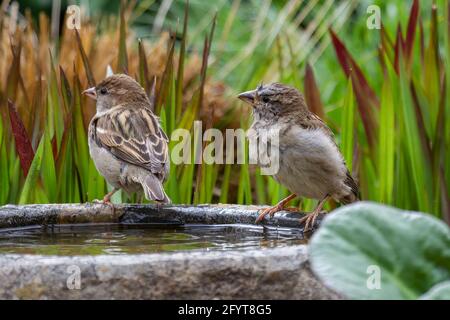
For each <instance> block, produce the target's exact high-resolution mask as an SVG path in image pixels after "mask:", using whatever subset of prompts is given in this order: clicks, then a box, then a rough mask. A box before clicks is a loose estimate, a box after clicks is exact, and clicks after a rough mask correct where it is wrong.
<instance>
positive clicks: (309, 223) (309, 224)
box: [300, 196, 329, 232]
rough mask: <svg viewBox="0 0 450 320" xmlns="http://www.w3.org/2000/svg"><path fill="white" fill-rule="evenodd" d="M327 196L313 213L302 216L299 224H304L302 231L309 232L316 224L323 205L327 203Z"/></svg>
mask: <svg viewBox="0 0 450 320" xmlns="http://www.w3.org/2000/svg"><path fill="white" fill-rule="evenodd" d="M328 199H329V196H326V197H325V198H323V199H322V200H321V201H320V202H319V204H318V205H317V207H316V208H315V209H314V211H313V212H310V213H307V214H306V216H304V217H303V218H301V219H300V224H302V223H304V224H305V226H304V228H303V231H304V232H305V231H310V230H312V229H313V228H314V224H315V223H316V220H317V217H318V216H319V215H320V213H321V212H322V208H323V206H324V204H325V203H326V202H327V201H328Z"/></svg>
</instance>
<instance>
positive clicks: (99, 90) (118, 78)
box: [83, 74, 150, 112]
mask: <svg viewBox="0 0 450 320" xmlns="http://www.w3.org/2000/svg"><path fill="white" fill-rule="evenodd" d="M83 94H85V95H86V96H88V97H90V98H92V99H94V100H97V112H103V111H106V110H108V109H111V108H112V107H115V106H117V105H121V104H126V105H128V106H129V107H132V108H133V107H134V108H141V107H144V106H146V107H148V106H149V105H150V101H149V99H148V97H147V94H146V93H145V90H144V89H143V88H142V87H141V85H140V84H139V83H138V82H136V81H135V80H134V79H133V78H131V77H129V76H127V75H125V74H115V75H112V76H109V77H107V78H106V79H104V80H103V81H102V82H100V83H99V84H98V85H97V86H95V87H92V88H89V89H87V90H85V91H84V92H83Z"/></svg>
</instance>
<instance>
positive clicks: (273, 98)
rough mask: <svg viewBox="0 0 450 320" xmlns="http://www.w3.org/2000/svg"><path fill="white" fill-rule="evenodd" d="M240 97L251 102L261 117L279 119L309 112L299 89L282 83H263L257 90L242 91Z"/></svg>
mask: <svg viewBox="0 0 450 320" xmlns="http://www.w3.org/2000/svg"><path fill="white" fill-rule="evenodd" d="M238 98H239V99H241V100H242V101H244V102H246V103H248V104H250V105H251V106H252V107H253V112H254V114H255V116H257V117H259V118H261V119H267V120H270V119H277V118H279V117H282V116H287V115H290V114H300V115H301V114H303V113H307V112H308V107H307V106H306V103H305V99H304V97H303V95H302V94H301V93H300V92H299V91H298V90H297V89H295V88H293V87H290V86H287V85H284V84H281V83H272V84H268V85H262V84H261V85H259V86H258V87H257V88H256V89H255V90H251V91H247V92H243V93H241V94H240V95H238Z"/></svg>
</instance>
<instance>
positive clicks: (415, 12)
mask: <svg viewBox="0 0 450 320" xmlns="http://www.w3.org/2000/svg"><path fill="white" fill-rule="evenodd" d="M418 18H419V0H414V3H413V5H412V7H411V12H410V14H409V21H408V29H407V31H406V41H405V53H406V58H407V60H408V64H409V63H410V62H411V57H412V51H413V48H414V39H415V37H416V27H417V19H418Z"/></svg>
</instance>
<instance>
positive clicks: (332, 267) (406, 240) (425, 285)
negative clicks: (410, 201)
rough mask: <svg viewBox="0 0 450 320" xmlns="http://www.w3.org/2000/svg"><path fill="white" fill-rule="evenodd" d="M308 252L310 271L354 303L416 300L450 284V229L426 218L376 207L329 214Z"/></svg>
mask: <svg viewBox="0 0 450 320" xmlns="http://www.w3.org/2000/svg"><path fill="white" fill-rule="evenodd" d="M309 250H310V251H309V254H310V258H311V266H312V270H313V272H314V273H315V274H316V275H317V276H318V277H319V278H320V279H321V280H322V281H323V282H324V283H325V285H326V286H328V287H330V288H332V289H333V290H335V291H337V292H339V293H341V294H343V295H344V296H346V297H348V298H352V299H417V298H419V297H420V296H421V295H422V294H424V293H425V292H427V291H428V290H429V289H430V288H431V287H432V286H434V285H436V284H437V283H440V282H442V281H447V280H449V279H450V230H449V228H448V227H447V226H446V225H445V224H444V223H442V222H441V221H439V220H437V219H435V218H433V217H431V216H429V215H425V214H422V213H418V212H408V211H402V210H399V209H396V208H393V207H387V206H384V205H379V204H375V203H370V202H359V203H356V204H353V205H349V206H345V207H342V208H340V209H337V210H336V211H334V212H333V213H331V214H330V215H329V216H328V217H326V218H325V220H324V222H323V224H322V226H321V227H320V229H319V230H318V231H317V233H316V234H315V235H314V236H313V238H312V240H311V244H310V248H309ZM377 276H379V278H378V279H379V286H378V285H377V283H376V280H377Z"/></svg>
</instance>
